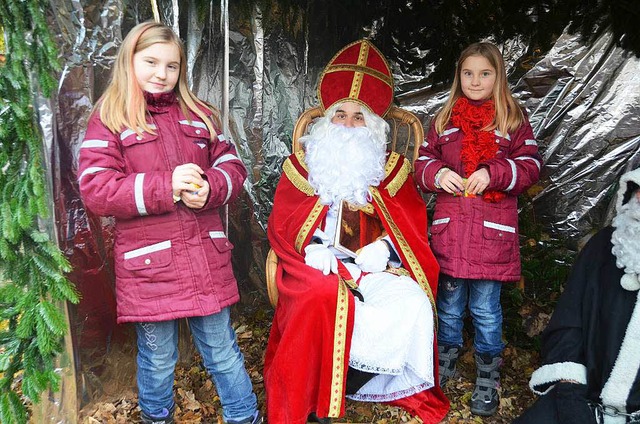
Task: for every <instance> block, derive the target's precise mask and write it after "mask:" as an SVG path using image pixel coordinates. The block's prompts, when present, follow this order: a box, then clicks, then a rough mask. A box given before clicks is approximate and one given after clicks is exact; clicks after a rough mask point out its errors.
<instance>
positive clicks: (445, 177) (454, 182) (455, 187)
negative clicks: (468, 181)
mask: <svg viewBox="0 0 640 424" xmlns="http://www.w3.org/2000/svg"><path fill="white" fill-rule="evenodd" d="M439 184H440V187H442V189H443V190H444V191H446V192H447V193H450V194H462V192H463V191H464V183H463V182H462V177H461V176H460V175H458V173H457V172H455V171H452V170H451V169H447V170H446V171H444V173H443V174H442V175H441V176H440V181H439Z"/></svg>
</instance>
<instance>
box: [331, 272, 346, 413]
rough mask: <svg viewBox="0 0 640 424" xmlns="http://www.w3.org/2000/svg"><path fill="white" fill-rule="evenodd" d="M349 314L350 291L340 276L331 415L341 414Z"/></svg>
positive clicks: (334, 337) (334, 338)
mask: <svg viewBox="0 0 640 424" xmlns="http://www.w3.org/2000/svg"><path fill="white" fill-rule="evenodd" d="M348 315H349V291H348V290H347V286H346V284H345V283H344V281H343V280H342V278H339V282H338V302H337V305H336V321H335V327H334V333H333V367H332V369H333V373H332V375H331V401H330V402H329V417H332V418H337V417H339V416H340V409H341V408H342V402H343V396H342V392H343V381H344V373H345V370H344V364H345V349H346V340H347V318H348Z"/></svg>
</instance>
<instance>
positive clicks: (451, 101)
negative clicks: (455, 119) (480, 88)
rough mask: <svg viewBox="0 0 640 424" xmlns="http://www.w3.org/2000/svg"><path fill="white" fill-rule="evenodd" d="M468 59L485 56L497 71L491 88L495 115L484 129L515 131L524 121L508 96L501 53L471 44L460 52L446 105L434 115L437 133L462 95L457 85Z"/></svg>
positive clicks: (511, 97)
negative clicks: (461, 70)
mask: <svg viewBox="0 0 640 424" xmlns="http://www.w3.org/2000/svg"><path fill="white" fill-rule="evenodd" d="M470 56H482V57H484V58H485V59H487V61H488V62H489V64H490V65H491V66H492V67H493V68H494V69H495V70H496V82H495V84H494V85H493V94H492V96H491V97H492V98H493V101H494V104H495V109H496V115H495V117H494V119H493V123H492V124H491V125H490V127H489V128H487V129H495V128H497V129H498V130H499V131H500V132H501V133H502V134H504V135H506V134H507V133H509V132H510V131H514V130H516V129H517V128H518V127H519V126H520V125H521V124H522V122H523V121H524V116H523V114H522V110H521V109H520V105H519V104H518V103H517V102H516V100H515V99H514V98H513V96H512V95H511V90H509V85H508V83H507V71H506V70H505V66H504V59H503V58H502V53H500V50H498V48H497V47H496V46H495V45H494V44H491V43H474V44H471V45H470V46H469V47H467V48H466V49H464V50H463V51H462V53H460V57H459V58H458V63H457V64H456V74H455V76H454V79H453V85H452V86H451V93H450V94H449V98H448V99H447V102H446V103H445V104H444V106H443V107H442V109H441V110H440V112H438V114H437V116H436V120H435V128H436V131H437V132H438V133H442V132H443V131H444V129H445V127H446V125H447V122H449V120H450V119H451V112H452V110H453V106H454V105H455V103H456V100H458V99H459V98H460V97H462V96H464V94H463V93H462V86H461V85H460V68H461V67H462V64H463V63H464V61H465V60H466V59H467V58H468V57H470Z"/></svg>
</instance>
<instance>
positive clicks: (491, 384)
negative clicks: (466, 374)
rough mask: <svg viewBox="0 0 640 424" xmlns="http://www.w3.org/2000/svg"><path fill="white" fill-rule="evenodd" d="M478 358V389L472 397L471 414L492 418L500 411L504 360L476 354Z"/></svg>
mask: <svg viewBox="0 0 640 424" xmlns="http://www.w3.org/2000/svg"><path fill="white" fill-rule="evenodd" d="M474 356H475V358H476V368H477V369H476V375H477V377H476V387H475V389H474V390H473V394H472V395H471V413H473V414H476V415H482V416H485V417H488V416H491V415H493V414H495V413H496V411H497V410H498V405H500V396H499V395H498V388H499V387H500V371H498V370H499V368H500V365H501V364H502V358H500V357H499V356H493V357H492V356H491V355H489V354H487V353H481V354H477V353H476V354H475V355H474Z"/></svg>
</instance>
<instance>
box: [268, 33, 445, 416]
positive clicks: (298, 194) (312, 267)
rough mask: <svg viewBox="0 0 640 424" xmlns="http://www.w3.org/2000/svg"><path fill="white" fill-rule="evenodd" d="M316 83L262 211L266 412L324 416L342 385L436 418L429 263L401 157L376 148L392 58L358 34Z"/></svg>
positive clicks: (433, 278)
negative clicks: (267, 266)
mask: <svg viewBox="0 0 640 424" xmlns="http://www.w3.org/2000/svg"><path fill="white" fill-rule="evenodd" d="M318 94H319V96H318V97H319V98H320V101H321V105H322V107H323V109H324V110H325V114H324V116H323V117H322V118H321V119H319V120H318V121H317V122H315V123H314V125H313V127H312V128H311V131H310V133H309V135H307V136H305V137H303V138H302V139H301V143H302V145H303V147H304V149H303V150H302V151H299V152H297V153H296V154H294V155H291V156H290V157H289V158H288V159H287V160H286V161H285V163H284V165H283V171H284V172H283V176H282V178H281V180H280V182H279V184H278V187H277V190H276V196H275V199H274V208H273V211H272V214H271V216H270V218H269V225H268V237H269V241H270V243H271V246H272V248H273V249H274V251H275V252H276V253H277V255H278V257H279V263H278V270H277V274H276V279H277V285H278V292H279V300H278V304H277V306H276V312H275V315H274V319H273V325H272V328H271V335H270V338H269V344H268V346H267V352H266V358H265V372H264V377H265V387H266V390H267V414H268V418H269V422H274V423H294V424H296V423H305V422H306V421H307V419H310V420H315V421H318V422H330V417H339V416H341V415H343V414H344V408H345V405H344V404H345V402H344V399H345V396H347V397H349V398H352V399H355V400H360V401H372V402H389V403H391V404H394V405H398V406H401V407H403V408H405V409H406V410H408V411H409V412H410V413H412V414H414V415H417V416H419V417H420V418H421V419H422V421H423V422H424V423H436V422H439V421H440V420H441V419H442V418H443V416H444V415H445V414H446V412H447V410H448V401H447V399H446V398H445V396H444V395H443V393H442V391H441V390H440V388H439V387H438V384H437V381H436V379H434V375H437V370H435V367H436V361H435V357H434V356H435V355H434V349H435V343H436V342H435V339H434V322H435V321H434V315H435V306H434V302H433V299H434V296H435V290H436V287H437V276H438V265H437V263H436V261H435V259H434V257H433V254H432V253H431V250H430V248H429V245H428V240H427V217H426V206H425V204H424V202H423V200H422V198H421V197H420V195H419V194H418V192H417V190H416V187H415V185H414V184H413V183H412V178H411V164H410V162H409V161H408V160H407V159H405V158H404V157H402V156H401V155H399V154H397V153H393V152H387V151H386V144H387V134H388V130H389V127H388V124H387V123H386V122H385V121H384V119H382V118H381V117H380V116H383V115H384V114H385V113H386V112H387V111H388V109H389V108H390V106H391V100H392V96H393V81H392V78H391V72H390V70H389V66H388V64H387V62H386V60H385V59H384V57H383V56H382V55H381V53H380V52H379V51H378V50H377V49H376V48H375V47H374V46H373V45H372V44H371V43H370V42H369V41H367V40H361V41H358V42H355V43H352V44H350V45H349V46H347V47H345V48H344V49H343V50H341V51H340V52H339V53H338V54H337V55H336V56H335V57H334V58H333V59H332V61H331V62H330V63H329V65H328V67H327V68H326V69H325V71H324V73H323V74H322V76H321V80H320V83H319V93H318ZM318 417H322V418H318Z"/></svg>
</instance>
